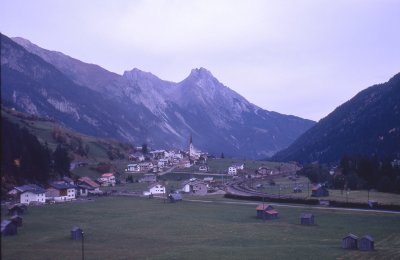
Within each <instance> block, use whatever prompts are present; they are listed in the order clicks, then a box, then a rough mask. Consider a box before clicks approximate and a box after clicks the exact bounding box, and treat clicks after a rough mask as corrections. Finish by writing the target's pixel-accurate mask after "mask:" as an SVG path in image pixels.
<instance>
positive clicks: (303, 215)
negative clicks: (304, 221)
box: [301, 213, 314, 218]
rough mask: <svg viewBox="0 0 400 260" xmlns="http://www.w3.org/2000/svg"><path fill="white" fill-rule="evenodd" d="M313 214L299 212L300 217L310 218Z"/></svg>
mask: <svg viewBox="0 0 400 260" xmlns="http://www.w3.org/2000/svg"><path fill="white" fill-rule="evenodd" d="M313 216H314V215H313V214H311V213H301V218H311V217H313Z"/></svg>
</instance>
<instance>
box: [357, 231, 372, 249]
mask: <svg viewBox="0 0 400 260" xmlns="http://www.w3.org/2000/svg"><path fill="white" fill-rule="evenodd" d="M358 249H360V250H362V251H373V250H374V239H373V238H372V237H371V236H370V235H366V236H363V237H362V238H360V240H359V241H358Z"/></svg>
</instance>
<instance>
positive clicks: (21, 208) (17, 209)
mask: <svg viewBox="0 0 400 260" xmlns="http://www.w3.org/2000/svg"><path fill="white" fill-rule="evenodd" d="M27 211H28V207H27V206H26V205H24V204H22V203H18V204H14V205H11V206H10V207H8V215H9V216H14V215H23V214H25V213H26V212H27Z"/></svg>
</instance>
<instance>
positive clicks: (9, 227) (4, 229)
mask: <svg viewBox="0 0 400 260" xmlns="http://www.w3.org/2000/svg"><path fill="white" fill-rule="evenodd" d="M16 234H17V225H15V224H14V223H13V222H12V221H10V220H3V221H2V222H1V235H2V236H13V235H16Z"/></svg>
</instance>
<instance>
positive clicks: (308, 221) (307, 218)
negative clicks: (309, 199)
mask: <svg viewBox="0 0 400 260" xmlns="http://www.w3.org/2000/svg"><path fill="white" fill-rule="evenodd" d="M300 224H302V225H314V215H313V214H311V213H302V214H301V215H300Z"/></svg>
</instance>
